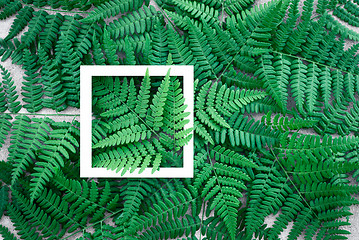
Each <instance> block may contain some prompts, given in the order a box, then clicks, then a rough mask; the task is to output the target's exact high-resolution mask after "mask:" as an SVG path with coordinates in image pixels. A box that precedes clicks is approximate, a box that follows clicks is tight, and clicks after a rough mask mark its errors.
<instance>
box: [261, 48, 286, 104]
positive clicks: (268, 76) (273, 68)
mask: <svg viewBox="0 0 359 240" xmlns="http://www.w3.org/2000/svg"><path fill="white" fill-rule="evenodd" d="M272 59H273V60H272ZM272 61H273V65H272ZM259 64H260V68H259V69H258V70H257V71H256V72H255V76H258V78H259V79H261V81H262V82H263V86H264V87H265V88H266V90H267V91H268V93H269V94H270V95H271V96H272V97H273V98H274V99H275V100H276V102H277V104H278V105H279V106H280V107H281V109H282V110H283V111H286V109H287V97H288V94H287V93H286V89H287V85H288V78H289V74H290V68H289V66H290V62H289V61H288V60H286V59H284V58H283V56H282V55H278V56H276V57H273V56H271V55H262V56H261V58H260V60H259Z"/></svg>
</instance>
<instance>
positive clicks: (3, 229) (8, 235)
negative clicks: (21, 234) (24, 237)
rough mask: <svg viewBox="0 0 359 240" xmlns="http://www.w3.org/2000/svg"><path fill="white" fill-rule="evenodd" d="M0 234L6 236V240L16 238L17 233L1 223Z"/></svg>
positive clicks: (14, 239)
mask: <svg viewBox="0 0 359 240" xmlns="http://www.w3.org/2000/svg"><path fill="white" fill-rule="evenodd" d="M0 235H1V236H2V237H3V238H4V240H16V237H15V235H14V234H13V233H12V232H10V230H9V229H8V228H7V227H5V226H3V225H0Z"/></svg>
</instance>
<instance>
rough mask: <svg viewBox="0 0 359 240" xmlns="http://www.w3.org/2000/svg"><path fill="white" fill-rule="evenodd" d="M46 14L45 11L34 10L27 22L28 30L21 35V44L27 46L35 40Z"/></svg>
mask: <svg viewBox="0 0 359 240" xmlns="http://www.w3.org/2000/svg"><path fill="white" fill-rule="evenodd" d="M48 15H49V14H48V13H47V12H45V11H37V12H34V17H33V18H32V19H31V20H30V22H29V30H28V31H26V32H25V33H24V35H22V36H21V46H24V47H29V46H30V45H31V44H32V43H33V42H34V41H35V39H36V36H38V35H39V34H40V32H41V31H42V29H43V28H44V27H45V25H46V23H47V16H48Z"/></svg>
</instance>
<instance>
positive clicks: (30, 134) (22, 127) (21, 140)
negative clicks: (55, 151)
mask: <svg viewBox="0 0 359 240" xmlns="http://www.w3.org/2000/svg"><path fill="white" fill-rule="evenodd" d="M51 121H52V120H50V119H48V118H44V119H37V118H32V119H30V118H29V117H27V116H16V117H15V121H14V122H13V129H14V131H13V132H12V134H13V136H12V137H11V143H12V145H11V146H10V147H9V157H8V160H9V161H10V162H12V163H13V165H14V168H13V169H12V180H11V182H12V184H14V183H15V182H16V181H17V179H18V178H19V177H20V176H21V175H22V174H24V172H25V170H26V168H27V167H29V166H30V165H32V164H33V163H34V162H35V158H36V156H35V152H36V151H38V150H39V149H40V148H41V146H42V143H43V142H44V141H46V139H47V136H48V132H49V131H50V128H49V126H48V123H51ZM31 122H32V123H31Z"/></svg>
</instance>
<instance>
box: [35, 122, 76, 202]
mask: <svg viewBox="0 0 359 240" xmlns="http://www.w3.org/2000/svg"><path fill="white" fill-rule="evenodd" d="M74 124H76V122H74ZM52 126H53V127H55V129H53V130H52V131H51V133H50V135H49V139H47V140H46V141H45V142H44V145H43V146H42V149H41V150H40V154H39V156H38V158H39V161H38V162H36V164H35V167H34V170H35V173H33V174H31V175H32V177H33V178H32V179H31V183H30V186H31V194H30V198H31V200H32V201H33V200H34V199H35V198H37V196H39V194H40V192H41V190H42V189H43V188H44V185H45V184H46V183H47V182H48V181H50V179H51V178H53V176H54V175H55V174H56V173H57V172H58V171H59V169H60V168H61V167H63V166H64V160H66V159H69V158H70V153H71V152H72V153H76V151H78V150H76V149H78V147H79V143H78V140H77V139H76V138H78V137H79V129H78V128H77V126H76V125H72V124H71V123H66V122H64V123H53V124H52Z"/></svg>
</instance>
